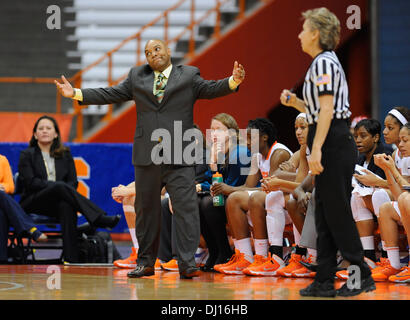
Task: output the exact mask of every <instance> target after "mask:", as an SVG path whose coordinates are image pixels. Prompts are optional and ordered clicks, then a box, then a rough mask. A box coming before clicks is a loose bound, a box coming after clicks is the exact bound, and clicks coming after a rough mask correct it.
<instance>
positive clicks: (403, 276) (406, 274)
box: [389, 267, 410, 283]
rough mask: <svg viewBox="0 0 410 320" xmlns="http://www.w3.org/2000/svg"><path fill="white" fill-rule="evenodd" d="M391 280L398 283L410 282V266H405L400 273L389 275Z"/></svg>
mask: <svg viewBox="0 0 410 320" xmlns="http://www.w3.org/2000/svg"><path fill="white" fill-rule="evenodd" d="M389 281H391V282H398V283H410V267H404V268H403V270H402V271H400V272H399V273H398V274H395V275H392V276H390V277H389Z"/></svg>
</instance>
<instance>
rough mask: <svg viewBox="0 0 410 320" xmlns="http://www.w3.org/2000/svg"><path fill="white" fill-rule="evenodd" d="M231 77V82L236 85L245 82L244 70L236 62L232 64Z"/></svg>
mask: <svg viewBox="0 0 410 320" xmlns="http://www.w3.org/2000/svg"><path fill="white" fill-rule="evenodd" d="M232 76H233V80H235V82H236V83H238V84H240V83H242V81H243V80H245V69H244V68H243V65H241V64H239V63H238V61H235V62H234V64H233V71H232Z"/></svg>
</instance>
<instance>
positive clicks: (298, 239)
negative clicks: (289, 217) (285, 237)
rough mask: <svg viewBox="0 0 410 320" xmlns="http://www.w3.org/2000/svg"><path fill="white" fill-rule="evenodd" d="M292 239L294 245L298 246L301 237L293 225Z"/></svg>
mask: <svg viewBox="0 0 410 320" xmlns="http://www.w3.org/2000/svg"><path fill="white" fill-rule="evenodd" d="M293 237H294V238H295V244H296V245H299V244H300V238H301V236H300V233H299V231H298V229H296V227H295V225H293Z"/></svg>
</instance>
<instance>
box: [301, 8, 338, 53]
mask: <svg viewBox="0 0 410 320" xmlns="http://www.w3.org/2000/svg"><path fill="white" fill-rule="evenodd" d="M302 16H303V18H304V19H305V20H309V24H310V27H311V28H312V30H319V45H320V48H321V49H323V50H334V49H335V48H336V46H337V44H338V43H339V40H340V21H339V19H338V18H337V17H336V15H335V14H334V13H332V12H331V11H329V9H327V8H324V7H322V8H316V9H311V10H307V11H305V12H303V13H302Z"/></svg>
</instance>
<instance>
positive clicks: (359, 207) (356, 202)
mask: <svg viewBox="0 0 410 320" xmlns="http://www.w3.org/2000/svg"><path fill="white" fill-rule="evenodd" d="M350 205H351V207H352V214H353V219H354V221H356V222H357V221H364V220H372V219H373V214H372V212H371V211H370V210H369V209H367V208H366V205H365V203H364V201H363V199H362V197H360V196H359V195H357V194H352V197H351V199H350Z"/></svg>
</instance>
